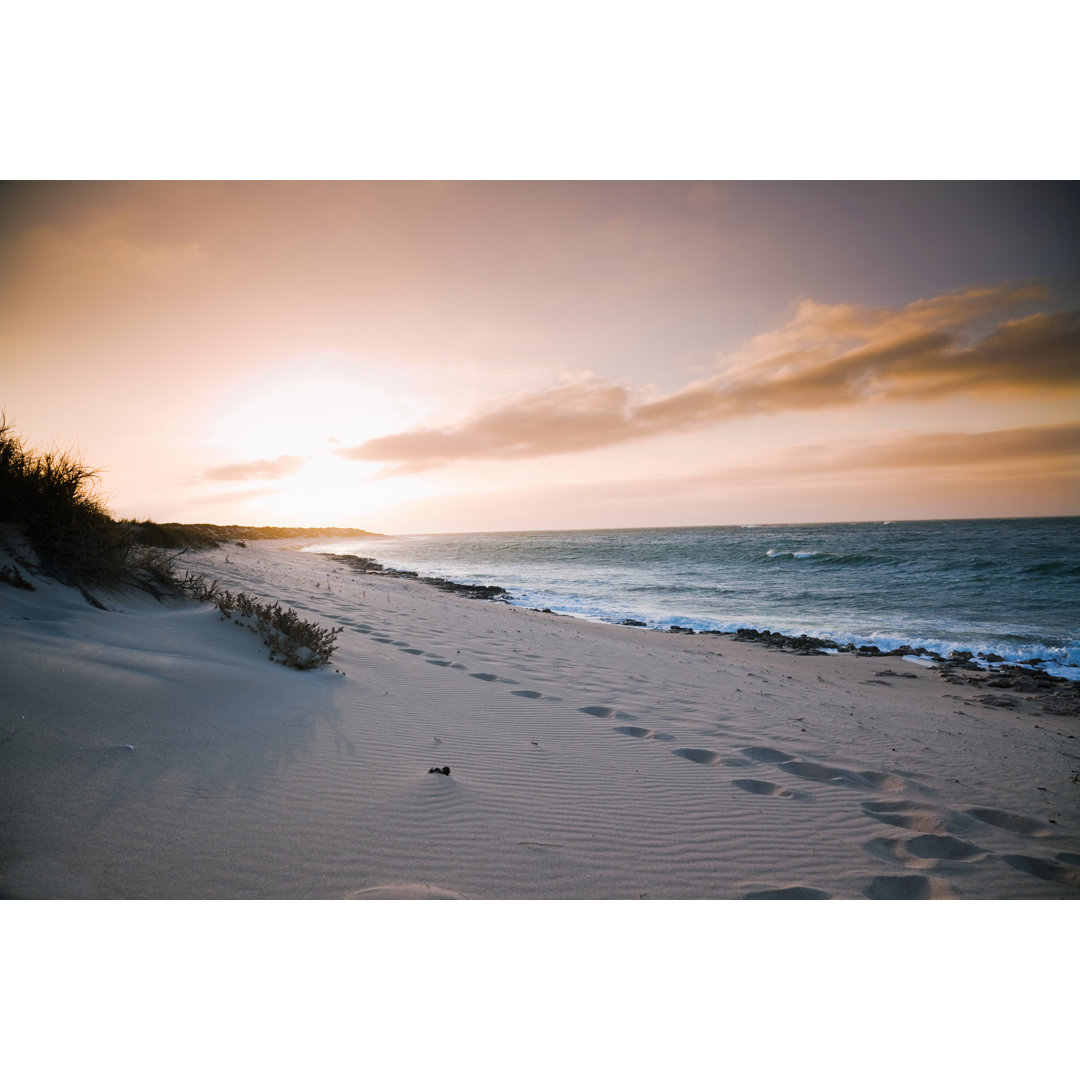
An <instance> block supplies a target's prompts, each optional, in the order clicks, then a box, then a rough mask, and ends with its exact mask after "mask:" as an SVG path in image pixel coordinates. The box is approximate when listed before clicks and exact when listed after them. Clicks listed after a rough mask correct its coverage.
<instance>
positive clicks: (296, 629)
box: [0, 414, 359, 671]
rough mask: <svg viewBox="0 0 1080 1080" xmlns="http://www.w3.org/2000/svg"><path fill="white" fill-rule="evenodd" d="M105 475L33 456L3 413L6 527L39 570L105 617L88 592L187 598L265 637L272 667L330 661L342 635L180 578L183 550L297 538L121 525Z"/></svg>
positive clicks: (1, 496)
mask: <svg viewBox="0 0 1080 1080" xmlns="http://www.w3.org/2000/svg"><path fill="white" fill-rule="evenodd" d="M99 475H100V470H97V469H91V468H89V467H88V466H86V465H85V464H84V463H83V461H82V459H81V458H79V457H78V456H76V455H74V454H72V453H70V452H66V451H59V450H48V451H44V452H42V451H37V450H32V449H28V448H27V447H26V446H24V445H23V442H22V440H21V439H19V438H18V437H17V436H16V435H15V434H14V431H13V429H12V426H11V425H10V424H9V423H8V422H7V417H6V416H3V415H2V414H0V522H11V523H14V524H16V525H19V526H21V527H22V529H23V531H24V532H25V534H26V538H27V540H29V542H30V544H31V546H32V547H33V549H34V552H35V554H36V555H37V557H38V559H39V560H40V562H41V566H40V568H36V569H40V571H41V572H43V573H45V574H46V575H48V576H49V577H54V578H56V579H57V580H58V581H62V582H63V583H64V584H67V585H73V586H76V587H77V588H79V589H80V590H81V591H82V594H83V596H84V597H86V599H87V601H88V602H89V603H91V604H93V605H94V606H95V607H98V608H103V607H104V605H103V604H101V603H100V601H98V600H97V599H95V598H94V597H93V596H91V595H90V593H89V592H88V591H87V589H88V587H102V588H111V589H115V588H120V587H123V586H134V587H138V588H140V589H144V590H146V591H147V592H150V593H152V594H153V595H154V596H156V597H158V598H159V599H161V598H162V597H163V596H168V595H172V596H176V595H188V596H191V597H193V598H194V599H196V600H202V601H209V602H211V603H213V604H215V605H216V606H217V608H218V610H219V611H220V612H221V614H222V618H231V619H232V620H233V621H234V622H237V623H240V624H241V625H245V626H247V627H248V628H249V629H250V630H252V631H253V632H255V633H257V634H258V635H260V637H261V638H262V640H263V642H264V643H265V644H266V645H267V646H268V647H269V649H270V659H271V660H274V661H276V662H278V663H281V664H284V665H286V666H287V667H292V668H297V669H298V670H300V671H306V670H308V669H310V668H315V667H318V666H319V665H321V664H325V663H327V662H328V661H329V659H330V656H331V655H332V654H333V652H334V649H335V645H334V642H335V640H336V638H337V636H338V634H340V633H341V632H342V631H341V628H340V627H338V628H336V629H330V630H328V629H326V628H324V627H322V626H319V625H318V624H317V623H313V622H308V621H307V620H305V619H302V618H301V617H300V616H299V615H298V614H297V613H296V612H295V611H293V610H292V609H291V608H288V609H285V608H282V606H281V605H280V604H278V603H276V602H275V603H264V602H263V601H260V600H257V599H255V598H254V597H251V596H248V595H247V594H246V593H231V592H229V591H228V590H226V589H223V588H222V587H221V586H220V584H219V583H218V582H216V581H214V582H210V583H207V582H206V580H205V579H204V578H202V577H198V576H192V575H190V574H187V575H185V576H184V577H180V575H179V574H178V573H177V570H176V560H177V559H178V558H179V557H180V555H181V554H183V552H184V551H188V550H192V549H199V548H207V547H216V546H218V544H220V543H222V542H223V541H224V540H226V539H234V540H237V542H242V541H239V540H238V536H241V535H255V536H260V535H264V534H269V535H273V536H277V535H279V534H288V532H289V530H286V529H245V528H242V527H240V526H213V525H179V524H175V523H172V524H168V525H159V524H157V523H156V522H153V521H143V522H139V521H114V520H113V519H112V518H111V517H110V516H109V514H108V511H107V509H106V505H105V500H104V499H103V498H102V496H101V495H99V494H98V492H97V485H98V478H99ZM301 531H302V532H306V531H312V532H314V531H315V530H301ZM344 531H349V532H351V531H359V530H344ZM170 551H172V552H173V553H172V554H170V553H169V552H170ZM0 581H2V582H3V583H4V584H7V585H12V586H15V587H16V588H33V586H32V585H30V584H29V582H26V581H25V580H24V579H23V578H22V577H21V575H20V574H19V572H18V569H17V568H16V567H14V566H11V567H7V566H5V567H3V568H2V570H0Z"/></svg>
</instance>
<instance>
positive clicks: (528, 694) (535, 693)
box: [510, 690, 544, 701]
mask: <svg viewBox="0 0 1080 1080" xmlns="http://www.w3.org/2000/svg"><path fill="white" fill-rule="evenodd" d="M510 693H511V694H513V695H514V697H523V698H529V699H530V700H532V701H535V700H536V699H537V698H539V697H543V696H544V695H543V694H541V693H540V691H539V690H511V691H510Z"/></svg>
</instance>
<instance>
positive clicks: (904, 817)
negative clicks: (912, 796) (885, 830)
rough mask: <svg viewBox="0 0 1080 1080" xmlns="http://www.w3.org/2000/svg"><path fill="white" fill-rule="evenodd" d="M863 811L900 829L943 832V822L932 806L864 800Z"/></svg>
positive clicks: (918, 831)
mask: <svg viewBox="0 0 1080 1080" xmlns="http://www.w3.org/2000/svg"><path fill="white" fill-rule="evenodd" d="M862 808H863V813H865V814H869V815H870V817H872V818H876V819H877V820H878V821H881V822H884V824H886V825H896V826H898V827H899V828H901V829H910V830H911V831H912V832H917V833H943V832H945V831H946V830H945V822H944V821H942V819H941V817H940V816H939V815H938V814H937V813H935V811H934V810H933V808H932V807H929V806H921V805H919V804H918V803H913V802H907V801H904V802H864V803H863V804H862Z"/></svg>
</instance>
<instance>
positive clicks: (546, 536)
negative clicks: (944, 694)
mask: <svg viewBox="0 0 1080 1080" xmlns="http://www.w3.org/2000/svg"><path fill="white" fill-rule="evenodd" d="M319 550H324V551H326V550H333V551H336V552H349V553H352V554H357V555H365V556H369V557H371V558H374V559H377V560H378V561H379V562H381V563H382V564H383V565H384V566H387V567H390V568H393V569H399V570H415V571H418V572H419V573H421V574H423V575H430V576H435V577H444V578H449V579H450V580H453V581H460V582H476V583H480V584H494V585H502V586H503V587H505V588H506V589H508V590H509V592H510V594H511V597H512V599H511V603H513V604H517V605H521V606H524V607H536V608H550V609H551V610H553V611H559V612H564V613H566V614H569V615H576V616H580V617H585V618H591V619H600V620H605V621H610V622H622V621H623V620H624V619H635V620H637V621H639V622H644V623H645V624H646V625H648V626H650V627H655V628H663V629H666V628H667V627H668V626H671V625H676V626H683V627H691V628H693V629H695V630H727V631H731V630H736V629H738V628H739V627H744V626H745V627H753V628H755V629H759V630H774V631H779V632H780V633H784V634H802V633H805V634H810V635H813V636H819V637H828V638H833V639H834V640H836V641H838V642H841V643H845V642H849V641H850V642H854V643H856V644H874V645H878V646H879V647H880V648H882V649H883V650H887V649H891V648H895V647H896V646H898V645H911V646H913V647H918V646H923V647H925V648H928V649H930V650H932V651H934V652H939V653H942V654H944V655H947V654H948V653H949V652H950V651H952V650H953V649H967V650H970V651H971V652H973V653H979V652H986V653H998V654H999V655H1001V656H1003V657H1005V658H1006V659H1009V660H1023V659H1028V658H1031V657H1040V658H1043V659H1046V660H1048V661H1050V662H1051V663H1050V664H1048V666H1047V668H1046V670H1048V671H1054V672H1055V673H1057V674H1065V675H1070V676H1071V677H1074V678H1077V677H1080V668H1070V667H1069V666H1068V665H1072V664H1080V640H1078V639H1080V518H1075V517H1074V518H1011V519H992V520H991V519H983V520H973V521H901V522H859V523H846V524H812V525H763V526H719V527H699V528H661V529H612V530H587V531H574V532H517V533H455V534H431V535H417V536H393V537H387V538H385V539H364V540H362V541H349V542H343V543H336V544H331V545H327V546H324V547H321V548H320V549H319ZM1062 665H1064V666H1062Z"/></svg>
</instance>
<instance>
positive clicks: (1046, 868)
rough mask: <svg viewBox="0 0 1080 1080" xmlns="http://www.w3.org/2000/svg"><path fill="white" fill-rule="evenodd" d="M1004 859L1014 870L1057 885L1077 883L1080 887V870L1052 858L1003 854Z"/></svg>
mask: <svg viewBox="0 0 1080 1080" xmlns="http://www.w3.org/2000/svg"><path fill="white" fill-rule="evenodd" d="M1001 858H1002V861H1003V862H1005V863H1008V865H1009V866H1011V867H1012V868H1013V869H1014V870H1019V871H1021V873H1024V874H1031V875H1032V877H1037V878H1041V879H1042V880H1043V881H1052V882H1054V883H1055V884H1057V885H1075V886H1076V887H1077V888H1080V870H1078V869H1075V868H1073V867H1071V866H1065V865H1064V864H1063V863H1060V862H1055V861H1051V860H1050V859H1036V858H1034V857H1033V856H1031V855H1002V857H1001Z"/></svg>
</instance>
